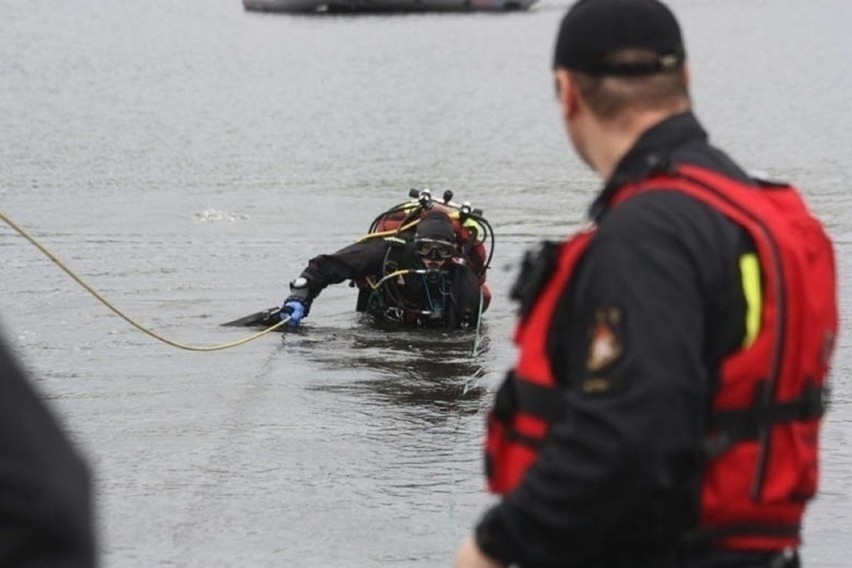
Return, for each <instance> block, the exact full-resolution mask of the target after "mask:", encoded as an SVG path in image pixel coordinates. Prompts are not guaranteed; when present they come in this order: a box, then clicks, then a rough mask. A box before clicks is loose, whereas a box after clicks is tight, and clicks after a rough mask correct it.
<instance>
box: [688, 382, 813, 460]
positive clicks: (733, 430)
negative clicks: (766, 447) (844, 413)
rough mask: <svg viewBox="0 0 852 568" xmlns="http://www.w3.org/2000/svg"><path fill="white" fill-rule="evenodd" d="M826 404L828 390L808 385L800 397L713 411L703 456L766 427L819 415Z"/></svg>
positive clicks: (719, 452) (720, 449) (721, 451)
mask: <svg viewBox="0 0 852 568" xmlns="http://www.w3.org/2000/svg"><path fill="white" fill-rule="evenodd" d="M758 400H759V399H758ZM827 407H828V390H827V389H825V388H823V387H817V386H814V385H811V386H809V387H808V388H806V389H805V391H804V392H803V393H802V396H800V397H798V398H795V399H793V400H790V401H787V402H776V403H773V404H771V405H769V406H766V405H762V404H755V405H752V406H750V407H748V408H743V409H736V410H717V411H714V412H713V414H712V415H711V417H710V431H712V432H716V434H714V435H710V436H709V437H708V439H707V440H706V442H705V448H704V449H705V455H707V457H709V458H714V457H716V456H718V455H720V454H721V453H723V452H724V451H725V450H727V449H728V448H729V447H730V446H731V444H733V443H735V442H740V441H742V440H749V439H756V438H757V437H758V435H759V433H760V431H761V429H763V428H766V427H771V426H773V425H777V424H784V423H788V422H798V421H803V420H813V419H816V418H820V417H821V416H822V415H823V414H825V411H826V408H827Z"/></svg>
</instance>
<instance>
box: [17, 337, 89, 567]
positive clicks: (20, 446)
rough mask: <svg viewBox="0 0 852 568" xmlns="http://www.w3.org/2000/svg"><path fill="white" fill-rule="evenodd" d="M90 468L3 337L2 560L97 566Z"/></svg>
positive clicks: (36, 564)
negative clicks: (30, 382) (43, 400)
mask: <svg viewBox="0 0 852 568" xmlns="http://www.w3.org/2000/svg"><path fill="white" fill-rule="evenodd" d="M95 564H96V563H95V538H94V529H93V518H92V499H91V495H90V481H89V473H88V469H87V466H86V464H85V463H84V461H83V459H82V458H81V457H80V455H79V454H78V453H77V452H76V451H75V449H74V448H73V447H72V445H71V443H70V442H69V440H68V439H67V438H66V436H65V435H64V433H63V432H62V430H61V429H60V427H59V424H58V423H57V422H56V421H55V420H54V418H53V417H52V415H51V414H50V412H49V411H48V409H47V408H46V407H45V405H44V404H43V403H42V401H41V400H40V399H39V398H38V396H37V395H36V393H35V392H34V391H33V389H32V387H31V386H30V385H29V384H28V382H27V379H26V378H25V376H24V373H23V371H22V369H21V368H20V367H19V365H18V364H17V362H16V361H15V360H14V358H13V356H12V353H11V352H10V351H9V349H8V348H7V347H6V346H5V345H4V344H3V343H2V341H0V566H15V567H21V568H24V567H30V566H31V567H41V566H51V567H57V568H78V567H79V568H84V567H90V566H95Z"/></svg>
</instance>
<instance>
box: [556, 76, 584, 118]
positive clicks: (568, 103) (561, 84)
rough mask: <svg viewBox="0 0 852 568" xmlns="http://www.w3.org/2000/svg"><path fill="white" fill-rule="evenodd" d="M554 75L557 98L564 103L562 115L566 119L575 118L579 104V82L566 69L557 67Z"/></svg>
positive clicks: (560, 102) (561, 103)
mask: <svg viewBox="0 0 852 568" xmlns="http://www.w3.org/2000/svg"><path fill="white" fill-rule="evenodd" d="M553 77H554V81H555V82H556V98H557V99H558V100H559V104H560V105H562V116H563V118H564V119H565V120H568V119H570V118H573V117H574V115H576V113H577V109H578V106H579V105H578V99H577V96H578V94H579V93H578V91H577V84H576V83H575V82H574V80H573V79H572V77H571V74H570V73H569V72H568V71H567V70H566V69H559V68H557V69H556V70H555V71H554V72H553Z"/></svg>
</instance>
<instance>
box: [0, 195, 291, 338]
mask: <svg viewBox="0 0 852 568" xmlns="http://www.w3.org/2000/svg"><path fill="white" fill-rule="evenodd" d="M0 219H2V220H3V222H5V223H6V224H7V225H9V226H10V227H12V229H14V230H15V231H16V232H17V233H18V234H20V235H21V236H22V237H24V238H25V239H27V240H28V241H29V242H30V243H32V244H33V245H34V246H35V247H36V248H37V249H38V250H40V251H41V252H42V253H44V255H45V256H47V258H49V259H50V260H52V261H53V262H54V263H55V264H56V265H57V266H58V267H59V268H61V269H62V270H63V271H64V272H65V273H66V274H67V275H68V276H70V277H71V278H73V279H74V281H75V282H77V283H78V284H79V285H80V286H82V287H83V288H84V289H85V290H86V291H87V292H89V293H90V294H91V295H92V296H94V297H95V298H96V299H97V300H98V301H100V302H101V303H102V304H103V305H104V306H106V307H107V308H109V309H110V310H112V311H113V312H114V313H115V314H116V315H118V316H119V317H120V318H121V319H123V320H124V321H126V322H127V323H129V324H130V325H132V326H133V327H135V328H136V329H138V330H139V331H141V332H143V333H145V334H147V335H149V336H151V337H153V338H154V339H157V340H159V341H162V342H163V343H166V344H168V345H171V346H172V347H177V348H178V349H183V350H186V351H220V350H222V349H229V348H231V347H236V346H238V345H243V344H244V343H248V342H249V341H254V340H255V339H258V338H260V337H263V336H264V335H266V334H268V333H271V332H273V331H275V330H276V329H279V328H280V327H281V326H283V325H285V324H286V323H287V322H288V321H289V319H290V318H285V319H283V320H281V321H280V322H278V323H276V324H275V325H273V326H271V327H268V328H266V329H264V330H263V331H260V332H258V333H254V334H252V335H249V336H247V337H244V338H242V339H239V340H237V341H232V342H230V343H223V344H220V345H187V344H185V343H179V342H177V341H173V340H171V339H168V338H167V337H164V336H162V335H160V334H159V333H157V332H155V331H152V330H150V329H148V328H147V327H145V326H143V325H142V324H140V323H138V322H137V321H135V320H134V319H133V318H131V317H129V316H128V315H126V314H125V313H124V312H122V311H121V310H119V309H118V308H116V307H115V306H114V305H113V304H112V303H110V302H109V301H108V300H107V299H106V298H104V297H103V296H102V295H101V294H99V293H98V292H97V290H95V289H94V288H92V287H91V286H90V285H89V284H87V283H86V282H84V281H83V279H82V278H80V277H79V276H77V275H76V274H75V273H74V272H73V271H72V270H71V269H69V268H68V267H67V266H65V264H64V263H63V262H62V261H61V260H59V258H57V257H56V255H54V254H53V253H51V252H50V251H49V250H48V249H47V247H45V246H44V245H42V244H41V243H40V242H39V241H38V240H37V239H36V238H35V237H33V236H32V235H30V234H29V233H28V232H27V231H25V230H24V229H23V227H21V226H19V225H18V224H17V223H15V222H14V221H12V219H10V218H9V217H8V216H6V214H5V213H3V212H2V211H0Z"/></svg>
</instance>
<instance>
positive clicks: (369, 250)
mask: <svg viewBox="0 0 852 568" xmlns="http://www.w3.org/2000/svg"><path fill="white" fill-rule="evenodd" d="M388 246H389V245H388V244H387V242H386V241H385V240H384V239H381V238H375V239H368V240H366V241H363V242H356V243H352V244H351V245H349V246H346V247H344V248H342V249H340V250H338V251H337V252H334V253H331V254H321V255H318V256H315V257H314V258H312V259H311V260H310V261H309V262H308V266H307V267H306V268H305V269H304V270H303V271H302V274H301V277H302V278H305V279H306V280H307V281H308V286H307V288H306V289H305V291H304V295H303V296H300V295H298V293H296V292H295V291H294V296H296V297H299V298H300V299H302V300H306V301H308V302H311V301H313V299H314V298H316V297H317V296H318V295H319V293H320V292H322V290H323V289H325V287H326V286H329V285H331V284H338V283H340V282H343V281H344V280H358V279H361V278H365V277H367V276H371V275H374V274H381V272H382V264H383V263H384V259H385V254H386V253H387V249H388ZM291 297H292V296H291Z"/></svg>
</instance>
